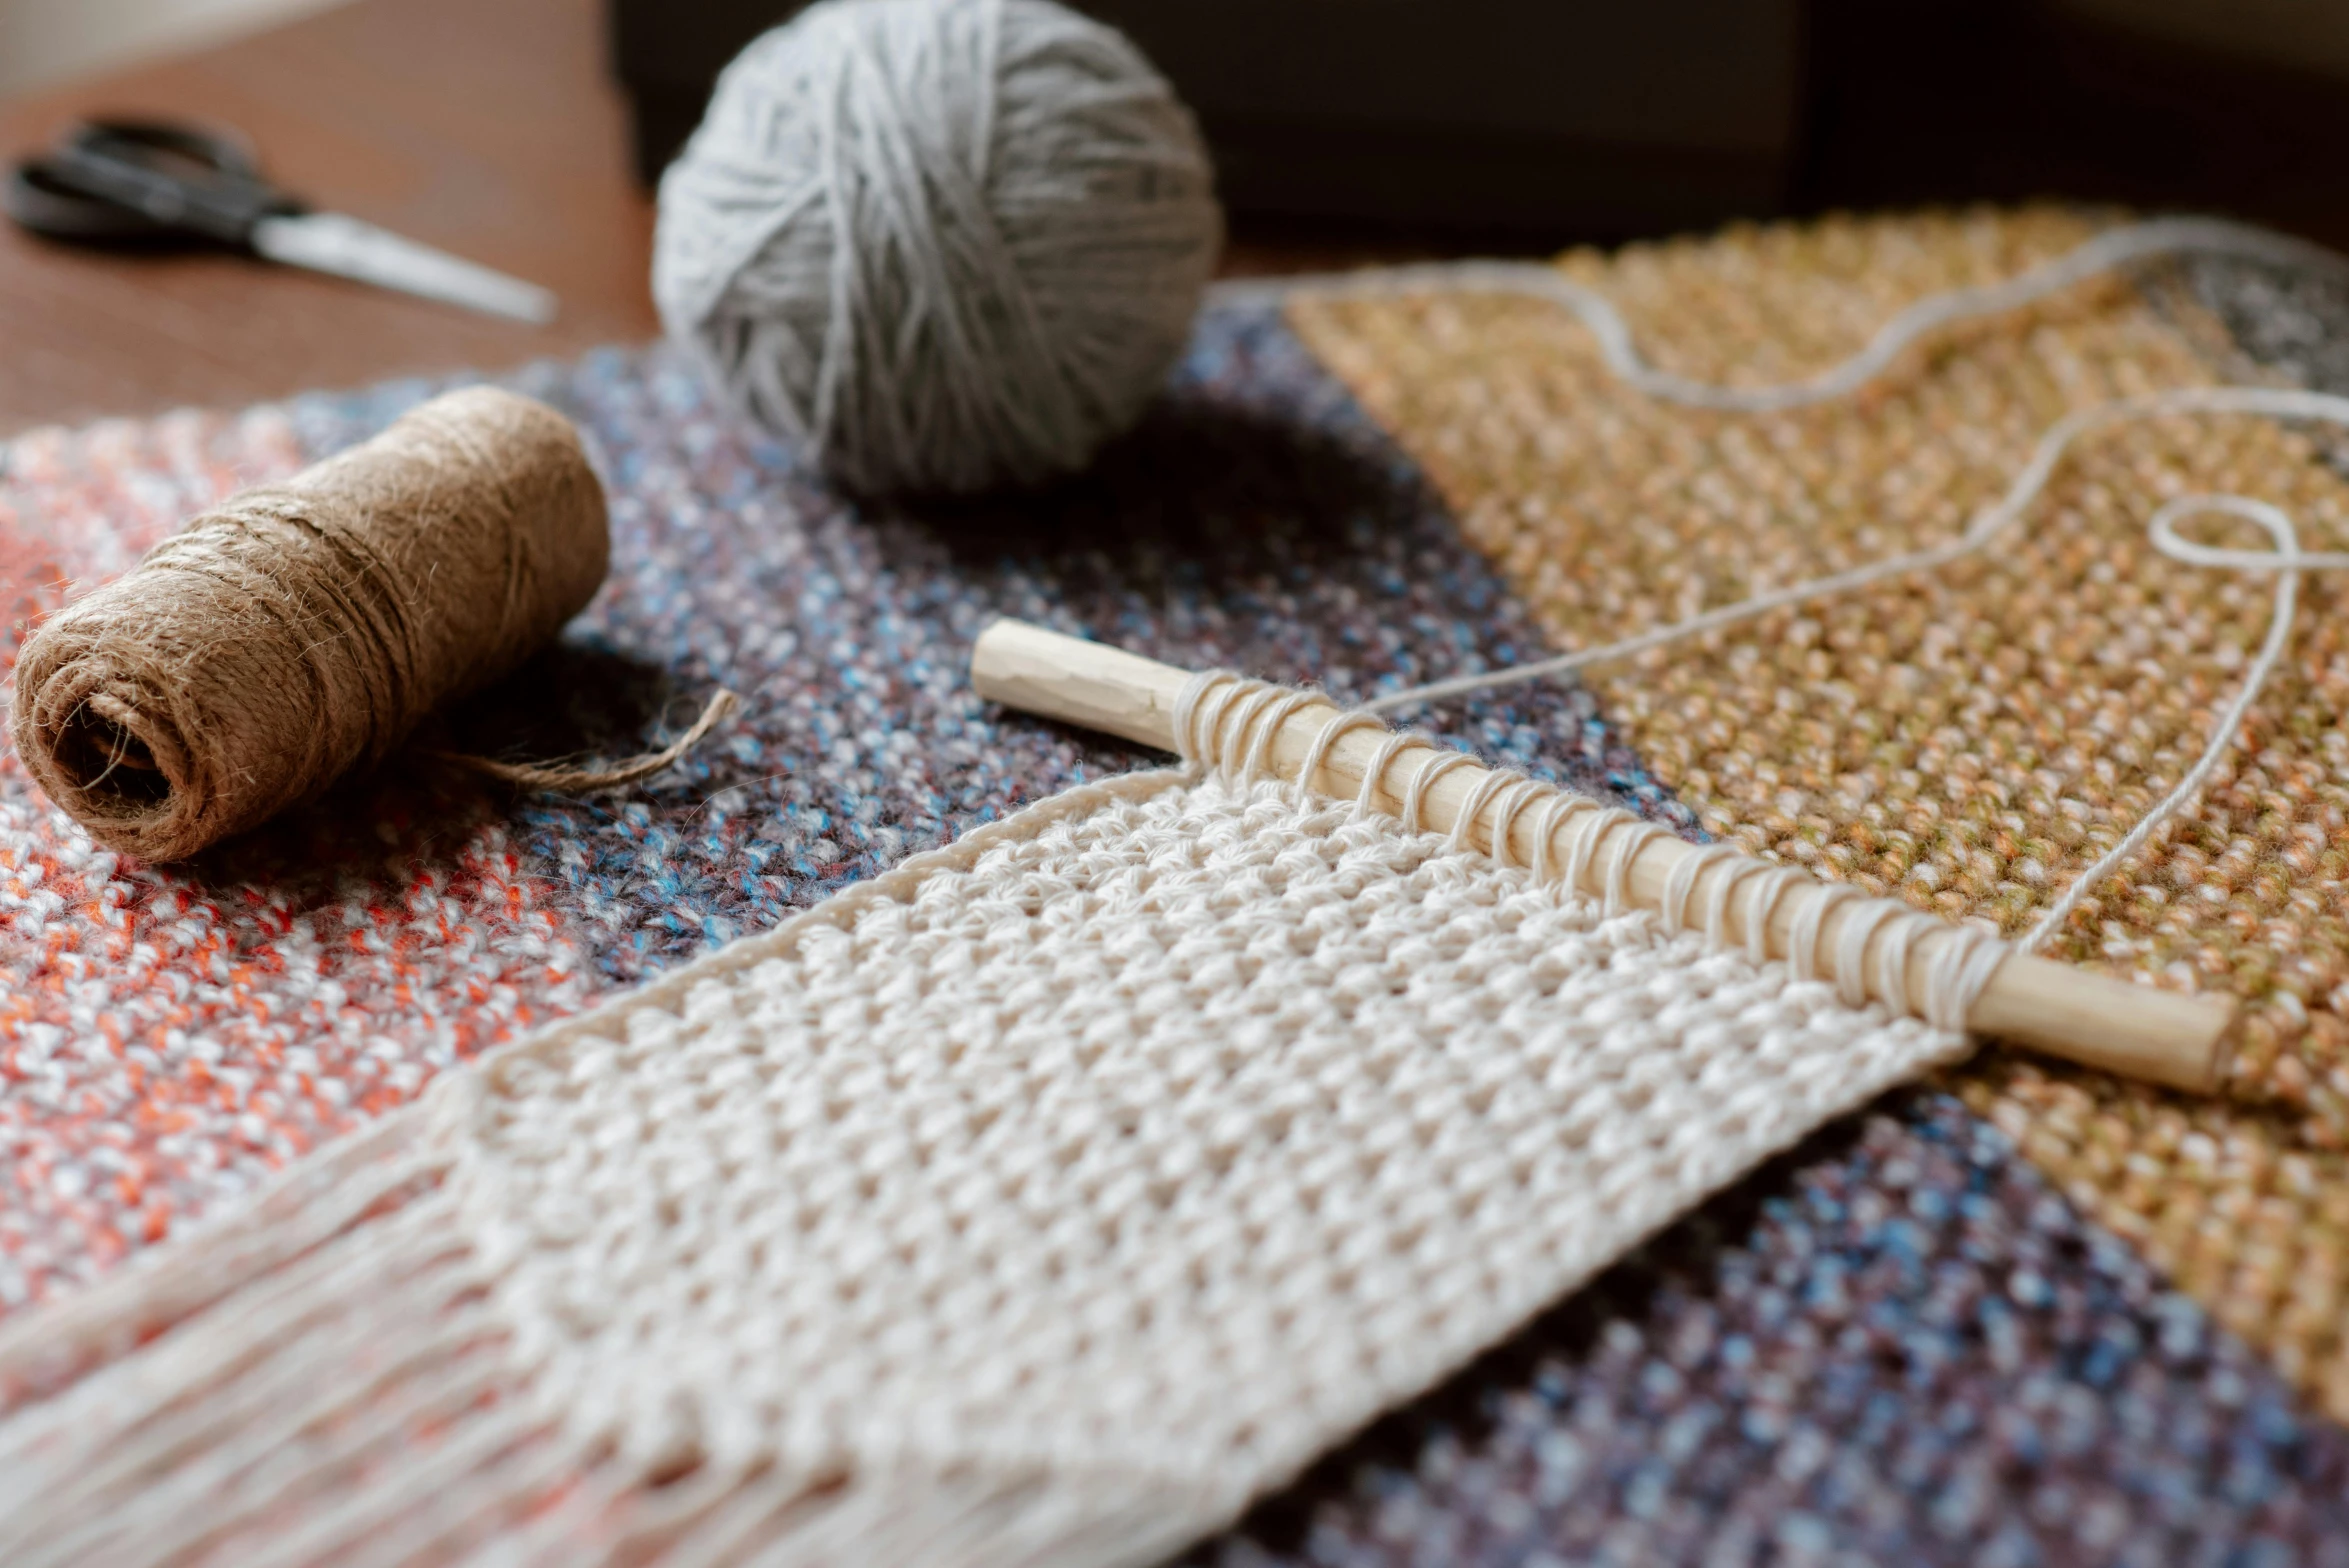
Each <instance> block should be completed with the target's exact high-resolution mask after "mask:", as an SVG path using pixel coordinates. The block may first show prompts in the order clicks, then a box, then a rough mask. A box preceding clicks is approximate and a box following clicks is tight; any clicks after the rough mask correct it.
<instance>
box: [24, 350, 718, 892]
mask: <svg viewBox="0 0 2349 1568" xmlns="http://www.w3.org/2000/svg"><path fill="white" fill-rule="evenodd" d="M609 554H610V540H609V537H608V532H607V526H606V521H605V515H604V496H603V487H602V485H601V484H600V483H599V482H598V481H597V479H596V476H595V471H594V470H593V469H592V468H590V467H589V466H588V462H587V455H586V453H585V452H584V451H583V450H582V449H581V447H580V444H579V437H578V434H577V432H575V431H574V430H573V429H572V428H571V424H570V422H569V421H568V420H566V419H564V418H563V416H562V415H560V414H558V413H556V412H555V411H554V410H553V409H550V408H548V407H546V406H545V405H543V404H540V403H536V402H533V401H532V400H530V399H529V398H525V397H518V396H516V395H515V394H513V393H510V392H501V391H497V390H494V389H491V388H486V387H477V388H470V389H468V390H465V391H462V392H452V393H449V394H448V395H446V396H444V397H439V398H435V399H434V400H433V401H431V402H430V403H427V404H425V405H424V406H423V407H421V408H418V409H416V410H415V411H414V412H412V413H409V414H407V415H406V416H404V417H403V418H401V419H400V420H399V421H398V423H396V424H394V425H393V426H392V427H391V428H390V429H388V430H386V431H385V432H384V433H383V434H381V435H379V436H377V437H376V438H375V439H373V440H372V441H369V442H366V443H365V444H364V445H361V446H357V447H354V448H352V449H351V450H349V451H347V452H343V453H341V454H339V455H338V456H335V457H332V458H329V459H327V460H326V461H325V462H322V463H319V464H318V465H316V466H315V467H313V468H309V469H306V470H304V471H303V472H302V473H300V474H298V475H296V476H295V477H294V478H293V479H291V480H289V481H288V482H286V483H285V484H283V485H279V486H274V487H271V488H267V489H260V490H250V491H247V492H245V493H244V494H242V495H239V496H236V497H235V498H233V499H231V500H230V501H228V502H227V503H226V504H224V505H223V506H221V507H220V508H219V509H217V510H215V511H212V512H208V513H205V514H204V515H203V516H200V517H198V518H197V519H195V520H194V521H193V522H192V523H190V524H189V525H188V527H187V528H186V529H185V530H184V531H183V532H181V533H179V534H176V535H174V536H173V537H172V538H170V539H167V540H165V541H164V542H163V543H162V544H160V545H158V546H156V547H155V548H154V549H153V550H152V551H150V552H148V554H147V556H146V558H145V559H144V560H143V561H141V562H140V563H139V565H138V567H137V568H136V569H134V570H133V571H131V572H130V573H129V574H127V575H126V576H124V577H122V578H121V579H119V580H118V581H116V582H114V583H111V584H109V585H108V586H106V587H103V588H100V589H98V590H97V591H96V592H94V593H91V594H90V595H88V596H87V597H86V598H83V599H80V600H78V601H76V602H75V603H73V604H71V605H68V606H67V607H66V608H65V609H63V610H61V611H59V612H58V613H57V614H56V615H54V616H52V617H50V618H49V620H48V621H46V622H45V623H43V625H42V626H41V628H40V629H39V630H38V631H37V632H36V633H35V634H34V635H33V637H32V639H31V641H29V642H28V643H26V645H25V647H24V651H23V654H22V656H21V657H20V659H19V660H18V663H17V670H16V701H15V712H14V715H13V724H14V729H15V736H16V747H17V752H18V754H19V755H21V756H22V757H23V758H24V761H25V766H26V767H27V768H29V769H30V770H31V771H32V775H33V777H34V779H35V780H37V781H38V782H39V784H40V786H41V788H42V789H44V790H46V791H47V792H48V794H49V798H50V799H51V800H53V801H55V802H56V803H57V804H58V805H59V806H61V807H63V808H64V809H65V810H66V811H67V812H69V813H71V814H72V816H73V817H74V819H75V820H76V821H78V822H80V823H81V824H82V825H83V826H84V827H86V828H88V829H89V830H90V832H91V834H92V835H94V836H95V837H96V838H98V839H99V840H101V841H102V842H104V843H106V844H108V845H110V846H112V847H114V848H116V849H119V850H123V851H126V852H128V853H131V854H134V855H138V856H141V857H143V858H146V859H150V860H176V859H180V858H183V857H185V856H188V855H192V854H194V853H195V852H196V851H198V850H200V849H203V848H204V847H205V846H206V845H209V844H213V843H216V842H218V841H219V840H221V839H223V838H226V837H228V836H230V835H232V834H235V833H241V832H243V831H245V830H246V829H248V828H252V827H254V826H257V825H258V824H260V823H261V822H263V821H265V820H266V819H268V818H269V817H271V816H274V815H276V814H277V813H278V812H280V811H283V810H285V809H286V808H287V807H289V806H293V805H296V804H298V803H300V802H302V801H305V800H308V799H310V798H312V797H313V796H315V795H317V794H318V793H319V792H320V791H322V790H324V789H325V788H326V787H327V786H328V785H329V784H331V783H332V782H333V781H334V780H335V779H337V778H339V777H341V776H342V775H344V774H345V773H348V772H350V771H351V770H353V769H355V768H362V767H368V766H372V765H374V764H376V763H379V762H381V761H383V760H384V758H385V757H387V756H388V755H389V754H390V753H391V752H392V751H393V750H394V749H395V748H396V747H398V746H399V744H400V743H401V742H402V741H403V740H405V739H406V738H407V737H408V735H409V733H410V732H411V731H412V730H413V729H414V728H415V727H416V725H417V723H418V722H419V721H420V720H422V719H423V718H424V716H425V715H426V714H428V713H430V712H431V711H432V710H433V708H435V707H436V706H438V705H439V704H441V703H443V702H446V701H447V700H449V699H450V698H452V697H455V696H459V695H461V694H463V693H464V692H467V691H469V690H472V689H473V688H475V687H478V686H480V685H483V684H484V683H486V682H489V681H493V680H495V679H497V678H498V677H499V676H501V675H505V674H507V673H508V672H510V671H512V670H513V669H514V668H515V667H516V666H517V665H519V664H521V663H522V661H523V660H525V659H526V658H528V657H529V656H530V655H531V653H532V652H534V651H535V650H537V649H538V648H539V647H541V646H542V645H544V644H545V643H546V642H547V641H548V640H549V639H550V638H552V637H553V636H554V635H555V633H556V632H557V630H559V629H560V628H561V626H562V624H563V623H564V622H565V621H567V620H569V619H570V618H571V617H572V616H573V615H575V614H577V613H578V611H579V610H580V609H581V608H582V607H584V606H585V605H586V603H587V601H588V600H589V599H590V598H591V597H593V596H594V594H595V591H596V588H597V586H598V585H599V584H601V583H602V581H603V577H604V568H605V566H606V563H607V561H608V559H609ZM730 703H731V699H730V698H726V697H724V696H723V694H721V702H720V703H716V704H713V705H712V711H711V712H709V713H705V714H704V715H703V722H702V723H701V724H699V725H697V726H696V727H695V729H694V731H693V732H692V733H691V734H689V735H687V736H686V737H685V738H684V739H682V740H681V741H680V742H679V743H678V745H676V746H674V747H671V748H669V750H668V751H667V752H665V753H663V754H661V757H660V758H658V759H655V758H643V759H638V760H637V762H636V763H634V764H631V765H630V767H629V768H628V769H625V770H622V771H621V772H620V773H611V774H589V773H582V772H577V771H575V770H569V769H560V768H558V769H533V768H526V767H508V766H504V765H500V764H495V763H476V764H474V765H475V766H477V767H479V768H480V769H481V770H482V771H486V772H490V773H493V774H497V775H499V776H501V777H506V778H509V779H512V780H514V781H516V782H519V783H523V784H529V785H541V786H543V785H548V784H552V785H553V786H555V787H563V786H566V785H570V786H574V787H576V786H578V785H581V784H583V783H586V784H593V783H613V782H618V781H619V780H620V778H621V777H622V775H623V773H626V774H633V775H635V776H641V773H642V772H643V771H649V769H647V768H645V764H647V763H654V762H656V761H666V760H674V757H675V755H676V754H677V753H679V752H681V751H682V750H683V749H684V747H685V746H688V745H690V744H691V743H692V742H693V741H694V740H696V739H698V738H699V736H700V735H701V734H702V733H703V732H706V730H707V729H708V727H709V725H710V724H711V723H712V722H714V721H715V719H716V718H717V717H718V716H720V714H721V713H722V711H723V707H724V706H726V705H730Z"/></svg>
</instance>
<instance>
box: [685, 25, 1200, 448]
mask: <svg viewBox="0 0 2349 1568" xmlns="http://www.w3.org/2000/svg"><path fill="white" fill-rule="evenodd" d="M1222 238H1223V223H1222V217H1221V214H1220V212H1219V210H1218V208H1217V206H1216V202H1215V194H1214V176H1213V171H1212V169H1211V167H1210V165H1209V162H1208V158H1207V153H1206V149H1205V147H1204V145H1203V144H1202V143H1201V141H1200V138H1199V132H1198V128H1197V126H1196V125H1195V124H1194V122H1193V121H1192V118H1191V115H1190V113H1189V111H1188V110H1186V109H1185V108H1184V107H1183V105H1182V103H1181V101H1180V100H1179V99H1177V98H1176V97H1175V95H1174V91H1173V89H1172V88H1170V87H1169V86H1168V85H1167V83H1166V81H1165V79H1164V78H1162V77H1160V76H1159V75H1158V73H1157V72H1156V71H1154V70H1153V69H1152V68H1151V66H1150V64H1149V62H1148V61H1146V60H1145V59H1143V57H1142V55H1141V53H1140V51H1138V50H1137V49H1135V48H1134V46H1133V45H1132V44H1131V43H1129V42H1128V41H1127V40H1126V39H1125V38H1124V37H1123V36H1122V35H1120V34H1119V33H1117V32H1115V31H1113V30H1111V29H1110V28H1107V27H1104V26H1102V25H1101V24H1099V23H1097V22H1092V21H1089V20H1087V19H1086V18H1084V17H1081V16H1078V15H1077V14H1076V13H1074V12H1072V11H1069V10H1067V9H1065V8H1064V7H1061V6H1059V5H1055V4H1052V3H1050V0H825V3H823V4H820V5H816V6H813V7H811V8H809V9H808V10H807V11H805V12H803V13H801V14H800V16H798V17H797V18H796V19H794V20H793V21H792V22H790V23H789V24H787V25H786V26H783V27H779V28H777V29H775V30H774V31H773V32H770V33H768V34H766V35H765V36H764V37H762V38H760V39H759V40H758V41H757V42H755V43H753V44H752V45H751V46H750V47H749V48H748V49H746V50H744V51H743V53H742V55H741V56H740V58H738V59H737V60H736V61H735V62H734V63H733V65H731V66H729V67H728V68H727V70H726V73H725V75H724V76H723V77H721V78H720V79H719V82H718V88H717V93H716V96H715V97H714V98H713V100H712V101H711V104H710V109H709V115H708V117H707V118H706V119H705V120H704V121H703V122H702V125H701V128H700V130H698V131H697V132H695V133H694V136H693V139H692V141H691V142H690V143H689V144H688V145H687V147H686V149H685V151H684V153H683V154H681V155H680V156H679V158H678V159H677V161H676V163H675V164H674V165H672V166H671V167H670V169H669V172H668V174H667V175H666V176H665V177H664V178H663V179H662V181H661V196H660V229H659V235H658V239H657V242H656V245H655V250H654V259H653V293H654V296H655V298H656V299H657V300H658V302H659V305H660V309H661V316H662V319H663V320H664V321H665V322H666V323H667V325H668V328H669V331H670V333H671V334H672V335H673V336H674V337H676V338H677V339H678V340H679V341H681V342H683V343H685V344H687V345H689V346H690V347H691V348H692V350H693V351H694V352H695V354H696V356H697V357H698V358H699V359H700V360H701V361H702V362H703V364H704V365H705V366H706V367H707V368H708V370H709V371H710V373H711V375H712V376H713V378H714V379H715V380H716V381H717V382H718V384H719V385H720V386H721V387H723V388H724V390H725V392H726V394H727V396H728V397H729V398H730V399H731V400H732V401H733V403H734V404H735V405H736V406H737V407H739V408H740V409H741V410H743V411H744V412H745V413H747V414H749V415H750V416H751V417H752V418H754V419H755V420H757V421H758V422H759V423H761V424H763V425H765V426H766V427H768V428H769V429H772V430H774V431H776V432H777V433H779V434H782V435H784V436H786V437H789V438H792V439H795V440H797V441H800V442H802V443H804V445H805V447H806V449H807V451H808V453H809V455H810V456H812V457H813V458H814V459H815V461H816V462H817V463H818V464H819V465H820V466H822V467H823V468H824V469H825V470H826V471H827V472H828V473H829V474H830V475H832V476H833V477H834V478H836V479H838V480H839V481H840V482H842V483H843V484H845V485H848V486H849V487H851V488H853V489H859V490H865V491H872V492H922V491H929V492H968V491H975V490H981V489H986V488H988V487H991V486H995V485H999V484H1004V483H1027V482H1033V481H1037V480H1041V479H1046V478H1050V477H1052V476H1053V475H1056V474H1061V473H1066V472H1068V471H1070V470H1073V469H1076V468H1079V467H1081V466H1082V465H1083V464H1084V463H1085V462H1086V461H1087V460H1088V459H1089V458H1090V457H1091V456H1092V455H1093V453H1094V451H1095V450H1096V449H1097V448H1098V447H1099V446H1100V445H1101V443H1102V442H1104V441H1106V440H1108V439H1109V438H1110V437H1112V436H1114V435H1117V434H1118V433H1119V432H1121V431H1123V430H1125V429H1126V428H1127V427H1129V426H1130V425H1131V424H1132V423H1133V422H1134V421H1135V420H1136V419H1137V418H1139V417H1140V415H1141V412H1142V409H1143V407H1144V406H1145V405H1146V404H1147V403H1148V402H1149V400H1150V398H1151V396H1152V395H1153V394H1154V393H1155V392H1156V391H1157V390H1158V388H1159V386H1160V384H1161V382H1162V381H1163V379H1164V377H1165V375H1166V373H1167V370H1168V369H1169V367H1171V366H1172V364H1173V363H1174V359H1175V356H1176V355H1177V354H1178V353H1179V352H1180V351H1181V349H1182V346H1183V344H1184V341H1185V340H1186V338H1187V337H1188V335H1189V331H1190V324H1191V318H1192V315H1193V314H1194V313H1195V311H1196V310H1197V308H1198V305H1199V301H1200V297H1201V294H1202V291H1203V290H1204V289H1205V287H1206V283H1207V278H1208V275H1209V273H1210V272H1211V271H1212V270H1213V267H1214V264H1215V258H1216V254H1217V251H1218V250H1219V248H1220V246H1221V244H1222Z"/></svg>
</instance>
